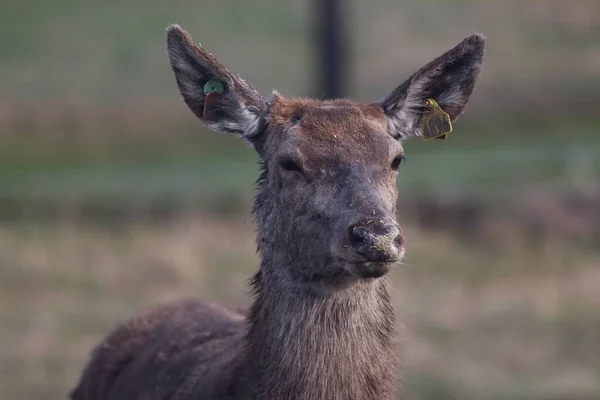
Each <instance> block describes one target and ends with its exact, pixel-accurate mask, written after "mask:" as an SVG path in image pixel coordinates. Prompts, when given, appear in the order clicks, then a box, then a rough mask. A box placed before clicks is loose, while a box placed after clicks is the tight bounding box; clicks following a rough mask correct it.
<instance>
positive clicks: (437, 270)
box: [0, 0, 600, 400]
mask: <svg viewBox="0 0 600 400" xmlns="http://www.w3.org/2000/svg"><path fill="white" fill-rule="evenodd" d="M348 4H349V11H350V14H349V15H348V17H349V18H350V23H351V26H350V27H351V29H350V31H351V32H350V33H351V36H352V40H353V53H352V56H351V59H349V60H348V62H349V63H350V64H351V69H352V79H351V81H350V82H348V89H349V94H350V95H352V96H353V97H357V98H359V99H362V100H369V101H370V100H373V99H377V98H381V97H382V96H384V95H386V94H387V93H389V91H391V90H392V89H393V88H394V87H395V86H396V85H397V84H399V83H401V82H402V81H403V80H404V79H405V78H406V77H408V75H409V74H410V73H411V72H412V71H414V70H415V69H416V68H418V67H420V66H421V65H423V64H424V63H426V62H428V61H429V60H431V59H432V58H433V57H435V56H436V55H438V54H439V53H441V52H442V51H444V50H446V49H448V48H449V47H451V46H452V45H454V44H455V43H457V42H458V41H459V40H461V39H462V38H463V37H464V36H465V35H467V34H469V33H471V32H474V31H480V32H483V33H485V34H486V36H487V38H488V46H487V53H486V63H485V66H484V70H483V73H482V75H481V78H480V80H479V82H478V85H477V89H476V91H475V93H474V95H473V97H472V99H471V101H470V103H469V106H468V108H467V111H466V114H465V115H464V116H463V117H462V118H461V120H460V121H458V122H457V123H456V124H455V131H454V133H452V134H451V136H450V138H449V139H448V140H446V141H432V142H427V143H425V142H420V141H415V142H407V143H406V145H405V146H406V152H407V162H406V163H405V164H403V170H402V173H401V176H400V178H399V185H400V192H401V198H402V199H405V200H406V202H405V203H402V204H401V205H402V206H406V205H407V204H409V203H410V201H411V199H413V200H414V201H416V202H417V203H418V202H419V201H422V200H423V199H426V198H427V196H429V199H431V198H433V199H438V200H440V201H442V202H443V201H446V200H449V199H450V200H453V201H457V202H458V203H459V206H460V202H461V201H462V199H463V198H466V199H468V200H472V199H475V200H476V201H477V202H480V204H483V205H485V206H486V207H488V206H489V207H491V208H492V212H491V213H492V214H493V213H497V215H494V216H493V217H494V218H491V217H490V216H489V215H488V211H489V210H487V209H486V210H485V212H484V214H483V215H479V214H477V213H475V214H474V215H475V216H476V217H475V218H476V222H477V223H478V225H477V226H475V227H474V228H473V227H471V228H470V229H471V231H468V229H467V228H469V227H467V226H466V225H467V221H466V220H463V219H460V218H459V220H458V221H459V224H458V225H459V226H458V228H456V229H454V230H452V229H433V228H432V227H429V228H428V229H425V228H424V227H422V226H420V225H419V223H418V220H419V218H417V216H416V215H413V214H411V213H412V212H414V207H412V208H410V207H406V208H401V212H400V214H401V217H402V220H403V221H405V222H404V223H405V224H406V225H408V227H407V228H408V245H409V249H408V250H409V255H408V258H407V260H406V263H407V265H406V266H404V267H403V268H400V269H398V270H397V271H395V272H394V276H393V278H394V286H395V291H394V301H395V303H396V306H397V309H398V311H399V314H400V320H401V321H402V323H404V324H405V331H406V334H407V342H406V344H405V366H404V373H405V379H404V386H405V391H406V394H407V398H408V399H421V400H437V399H461V400H496V399H497V400H567V399H568V400H592V399H598V398H600V364H599V358H598V357H597V355H598V354H600V337H599V336H598V332H599V331H600V313H599V312H598V310H600V307H599V306H600V295H599V294H598V290H597V287H598V285H599V284H600V275H599V268H598V267H599V266H600V258H599V255H598V243H600V242H599V241H598V238H597V237H595V236H594V235H596V236H597V235H598V234H600V231H594V226H600V225H593V224H594V223H596V224H598V223H597V222H594V221H593V218H596V219H597V217H598V215H597V212H596V213H594V210H593V207H594V206H593V204H594V203H592V206H591V207H590V206H589V205H588V209H587V210H588V211H585V212H582V213H580V214H578V215H575V216H573V215H570V214H569V213H571V214H573V213H575V211H577V209H578V207H579V208H581V206H578V205H577V202H575V206H571V208H570V209H567V208H565V209H564V210H563V209H560V208H553V207H554V206H556V204H554V203H556V201H557V200H556V199H558V198H559V197H560V196H562V195H567V197H568V196H572V197H574V198H575V199H576V200H577V199H578V197H577V196H579V195H581V194H585V193H588V192H590V193H594V191H598V190H599V185H600V136H598V127H599V126H600V121H599V120H598V115H597V105H598V104H600V90H599V88H600V47H598V43H600V30H599V25H598V24H597V21H598V19H599V18H600V3H598V2H597V1H594V0H573V1H570V2H565V1H560V0H532V1H527V2H523V1H520V0H507V1H503V2H492V1H487V2H484V1H474V0H453V1H446V2H433V1H421V2H414V1H395V0H394V1H393V0H380V1H377V2H360V1H349V2H348ZM310 6H311V2H309V1H308V0H303V1H295V2H283V1H275V0H257V1H254V2H246V3H244V2H236V1H233V0H222V1H219V2H218V4H217V3H215V2H210V1H204V0H203V1H189V0H184V1H179V2H177V4H167V3H165V2H161V1H157V0H144V1H142V0H127V1H121V2H118V3H116V2H115V3H111V2H102V3H93V2H77V1H74V0H57V1H53V2H42V1H31V2H22V1H17V0H4V1H3V3H2V9H1V11H0V221H2V223H1V225H0V326H1V327H2V330H1V331H0V399H7V400H13V399H18V400H20V399H29V400H36V399H54V398H65V397H66V393H67V392H68V390H69V389H70V388H71V387H72V386H73V384H74V383H75V381H76V379H77V377H78V376H79V374H80V372H81V368H82V367H83V364H84V362H85V361H86V359H87V354H88V352H89V351H90V349H91V348H92V346H93V345H94V344H95V343H96V342H97V340H99V339H100V338H101V337H102V336H103V335H105V334H106V333H107V332H108V330H109V329H111V328H112V327H113V326H114V324H115V323H116V322H117V321H119V320H121V319H122V318H125V317H126V316H128V315H130V314H131V313H132V312H134V311H135V310H137V309H139V308H140V307H143V306H145V305H150V304H156V303H159V302H162V301H167V300H170V299H175V298H180V297H183V296H192V295H193V296H202V297H204V298H211V299H217V300H221V301H224V302H227V303H232V304H247V299H248V298H247V293H246V292H247V289H246V287H245V282H246V279H247V278H248V277H249V276H250V273H251V272H252V271H253V269H254V268H255V265H256V254H255V245H254V231H253V229H254V226H253V224H252V223H250V222H249V221H250V217H249V216H248V212H249V208H250V202H251V196H252V186H253V182H254V179H255V178H256V173H257V165H256V157H255V155H254V153H253V151H252V149H250V148H249V147H248V146H246V145H245V144H243V143H241V141H239V139H237V138H236V137H234V136H228V135H218V134H216V133H213V132H209V131H207V130H206V129H205V128H203V127H201V126H200V124H199V122H198V121H197V120H196V119H195V118H194V117H193V116H192V114H191V113H190V112H189V111H188V110H187V109H186V108H185V105H184V104H183V102H182V101H181V99H180V98H179V95H178V93H177V89H176V86H175V84H174V80H173V77H172V72H171V71H170V69H169V65H168V62H167V57H166V54H165V43H164V34H165V32H164V28H165V27H166V25H167V24H169V23H172V22H177V23H180V24H181V25H183V26H184V27H185V28H186V29H188V30H189V31H190V32H191V33H192V34H193V36H194V37H195V38H196V40H200V41H201V42H202V44H203V45H205V46H206V47H207V48H208V49H209V50H210V51H212V52H214V53H215V54H216V55H217V56H218V57H219V58H220V59H221V60H222V61H223V62H224V63H225V64H226V65H228V66H230V67H231V68H232V70H234V71H235V72H239V73H240V74H241V75H242V76H244V77H245V78H246V79H247V80H248V81H249V82H252V83H253V84H255V85H256V86H257V87H258V88H259V89H260V90H261V92H262V93H263V94H265V95H268V94H269V93H270V91H271V89H272V88H273V87H275V88H277V89H278V90H280V91H281V92H282V93H283V94H286V95H314V94H315V88H314V82H313V81H314V79H313V78H312V77H313V73H314V71H313V67H314V65H313V64H314V62H313V54H312V48H311V42H310V34H311V32H312V31H313V27H312V25H311V14H310ZM317 94H318V92H317ZM531 192H533V193H534V194H536V196H533V198H530V197H527V196H528V195H530V194H531ZM454 199H458V200H454ZM528 202H529V203H532V204H533V206H532V205H531V204H529V203H528ZM548 203H550V204H548ZM478 204H479V203H478ZM466 206H467V208H468V206H469V204H467V205H466ZM53 207H54V208H58V209H59V212H55V211H52V210H53ZM544 207H545V208H544ZM459 208H460V207H459ZM147 209H153V210H154V211H158V212H160V213H162V214H164V215H163V218H159V219H152V220H151V221H150V220H147V219H145V217H147V214H146V213H145V210H147ZM49 210H50V211H49ZM199 210H200V211H199ZM443 210H444V211H443V212H444V213H445V212H447V210H446V209H443ZM498 210H500V211H502V212H498ZM507 210H508V211H507ZM573 210H575V211H573ZM425 211H427V210H425ZM429 212H433V210H429ZM86 213H91V214H94V215H96V216H97V218H96V219H94V220H93V221H90V220H86V219H85V218H81V215H82V214H86ZM459 214H460V213H459ZM534 214H535V215H534ZM44 216H45V217H44ZM445 216H446V215H441V216H439V215H438V217H439V218H440V219H441V217H445ZM534 216H535V218H538V219H539V220H535V219H534V218H533V217H534ZM459 217H460V215H459ZM568 217H573V219H574V220H575V221H574V222H573V221H572V220H570V219H569V218H568ZM530 220H533V228H534V229H533V233H532V232H529V231H528V229H532V227H531V226H528V225H527V224H530V225H531V224H532V222H531V221H530ZM540 221H541V222H540ZM598 221H600V219H599V220H598ZM98 222H105V223H98ZM540 223H541V224H542V225H541V226H542V228H539V226H538V225H536V224H540ZM586 223H587V224H586ZM440 225H443V223H442V224H440ZM582 225H584V226H583V227H582ZM536 229H543V230H545V231H546V232H542V233H539V232H537V231H536ZM569 229H572V230H573V231H575V233H576V235H574V237H576V239H577V241H574V240H566V236H568V235H566V234H564V233H563V232H562V231H561V230H566V231H568V230H569ZM596 229H597V228H596Z"/></svg>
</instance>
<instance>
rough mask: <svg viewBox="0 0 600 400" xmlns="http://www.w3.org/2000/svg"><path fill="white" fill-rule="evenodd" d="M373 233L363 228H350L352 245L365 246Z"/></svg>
mask: <svg viewBox="0 0 600 400" xmlns="http://www.w3.org/2000/svg"><path fill="white" fill-rule="evenodd" d="M370 235H371V233H370V232H369V231H368V230H367V229H366V228H364V227H362V226H356V225H355V226H353V227H351V228H350V241H351V242H352V244H354V245H357V244H363V243H365V242H366V241H367V239H368V237H369V236H370Z"/></svg>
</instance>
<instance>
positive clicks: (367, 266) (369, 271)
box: [345, 261, 397, 279]
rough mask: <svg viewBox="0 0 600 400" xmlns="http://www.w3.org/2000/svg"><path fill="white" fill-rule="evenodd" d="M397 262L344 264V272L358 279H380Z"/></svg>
mask: <svg viewBox="0 0 600 400" xmlns="http://www.w3.org/2000/svg"><path fill="white" fill-rule="evenodd" d="M396 262H397V261H363V262H346V263H345V265H346V270H347V271H348V272H350V273H351V274H352V275H354V276H357V277H359V278H365V279H366V278H381V277H382V276H384V275H385V274H387V273H388V272H389V271H390V268H391V267H392V265H393V264H395V263H396Z"/></svg>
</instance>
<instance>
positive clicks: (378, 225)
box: [167, 25, 484, 284]
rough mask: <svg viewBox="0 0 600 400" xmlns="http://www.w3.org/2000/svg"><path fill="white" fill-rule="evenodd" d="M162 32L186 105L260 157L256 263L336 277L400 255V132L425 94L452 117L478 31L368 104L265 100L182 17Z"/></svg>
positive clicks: (466, 90) (289, 277) (411, 124)
mask: <svg viewBox="0 0 600 400" xmlns="http://www.w3.org/2000/svg"><path fill="white" fill-rule="evenodd" d="M167 37H168V38H167V42H168V54H169V58H170V62H171V67H172V69H173V71H174V73H175V78H176V81H177V85H178V86H179V90H180V92H181V95H182V96H183V99H184V100H185V102H186V103H187V105H188V106H189V108H190V109H191V110H192V112H193V113H194V114H195V115H196V116H197V117H198V118H199V119H200V120H201V121H202V122H203V123H204V124H206V125H207V126H209V127H210V128H212V129H213V130H215V131H218V132H224V133H235V134H237V135H239V136H240V137H241V138H242V139H244V140H245V141H246V142H248V143H249V144H251V145H252V146H253V147H254V149H255V150H256V151H257V153H258V155H259V157H260V159H261V165H262V171H261V176H260V178H259V181H258V194H257V197H256V201H255V207H254V212H255V216H256V219H257V223H258V245H259V249H260V250H261V253H262V257H263V264H262V269H261V273H263V274H270V275H274V276H279V277H281V278H283V279H285V280H286V281H288V282H293V283H295V284H305V283H307V282H309V283H310V282H320V283H325V284H335V283H336V282H348V281H361V280H363V279H368V278H377V277H380V276H382V275H384V274H385V273H386V272H387V271H388V270H389V268H390V266H391V265H392V264H393V263H395V262H397V261H399V260H400V259H401V258H402V257H403V255H404V237H403V234H402V229H401V228H400V226H399V224H398V222H397V218H396V202H397V196H398V192H397V188H396V179H397V174H398V171H399V169H400V165H401V163H402V160H403V159H404V150H403V148H402V141H404V140H406V139H410V138H415V137H420V136H422V132H421V131H420V128H419V122H420V121H421V118H422V116H423V112H424V110H425V106H424V104H425V102H426V101H427V100H428V99H434V100H435V101H436V102H437V103H438V104H439V106H440V107H441V108H442V109H443V110H444V111H445V112H447V113H448V114H449V118H450V119H451V120H452V121H454V120H456V119H457V118H458V116H459V115H460V114H461V112H462V111H463V109H464V107H465V105H466V103H467V101H468V99H469V97H470V95H471V93H472V91H473V86H474V84H475V81H476V79H477V76H478V74H479V71H480V68H481V64H482V59H483V53H484V38H483V37H482V36H481V35H478V34H473V35H471V36H468V37H467V38H466V39H464V40H463V41H462V42H460V43H459V44H458V45H457V46H456V47H454V48H452V49H451V50H449V51H447V52H446V53H444V54H442V55H441V56H439V57H438V58H436V59H434V60H433V61H431V62H430V63H429V64H427V65H425V66H424V67H423V68H421V69H420V70H418V71H417V72H416V73H415V74H413V75H412V76H411V77H410V78H408V80H406V81H405V82H404V83H402V84H401V85H400V86H398V87H397V88H396V89H395V90H393V91H392V93H391V94H390V95H389V96H388V97H386V98H385V99H384V100H382V101H379V102H373V103H368V104H361V103H358V102H355V101H352V100H347V99H339V100H332V101H319V100H312V99H295V98H284V97H282V96H280V95H279V94H277V93H274V94H273V96H272V98H271V99H270V100H268V101H267V100H265V99H264V98H263V97H262V96H261V95H260V94H259V93H258V92H257V91H256V90H255V89H254V88H252V87H251V86H250V85H248V84H247V83H246V82H245V81H244V80H243V79H241V78H240V77H239V76H237V75H235V74H233V73H231V72H230V71H229V70H228V69H226V68H225V67H224V66H223V65H221V63H220V62H219V61H218V60H217V59H216V58H215V57H214V56H213V55H212V54H210V53H208V52H207V51H206V50H204V49H203V48H202V47H200V46H199V45H198V44H197V43H195V42H194V40H193V39H192V38H191V36H190V35H189V34H188V33H186V32H185V31H184V30H182V29H181V28H180V27H179V26H177V25H173V26H170V27H169V28H168V35H167ZM265 259H268V260H267V261H265Z"/></svg>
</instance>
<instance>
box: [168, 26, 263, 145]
mask: <svg viewBox="0 0 600 400" xmlns="http://www.w3.org/2000/svg"><path fill="white" fill-rule="evenodd" d="M167 48H168V54H169V59H170V61H171V68H172V69H173V72H174V73H175V79H176V80H177V86H179V91H180V93H181V95H182V96H183V99H184V101H185V102H186V104H187V105H188V107H189V108H190V109H191V110H192V111H193V113H194V114H195V115H196V116H197V117H198V118H200V120H201V121H202V122H204V123H205V124H206V125H208V126H209V127H210V128H211V129H213V130H215V131H218V132H226V133H229V132H231V133H236V134H238V135H240V136H241V137H242V138H244V139H246V140H247V141H248V142H252V138H253V137H254V136H256V135H257V134H258V133H259V132H260V131H261V126H262V121H263V119H264V114H265V111H266V102H265V101H264V99H263V98H262V96H261V95H260V94H259V93H258V91H257V90H256V89H254V88H252V87H251V86H250V85H248V84H247V83H246V82H245V81H244V80H243V79H241V78H240V77H238V76H237V75H234V74H232V73H231V72H229V71H228V70H227V69H226V68H225V67H224V66H223V65H222V64H221V63H220V62H219V61H218V60H217V59H216V58H215V57H214V56H213V55H212V54H210V53H208V52H207V51H206V50H204V49H203V48H202V47H201V46H200V45H198V44H196V43H195V42H194V40H193V39H192V37H191V36H190V35H189V34H188V33H187V32H186V31H184V30H183V29H182V28H181V27H180V26H179V25H171V26H169V28H168V29H167Z"/></svg>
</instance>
